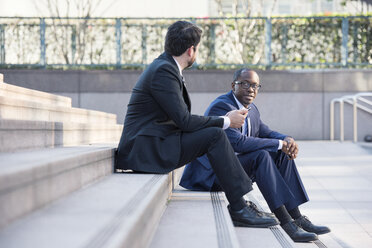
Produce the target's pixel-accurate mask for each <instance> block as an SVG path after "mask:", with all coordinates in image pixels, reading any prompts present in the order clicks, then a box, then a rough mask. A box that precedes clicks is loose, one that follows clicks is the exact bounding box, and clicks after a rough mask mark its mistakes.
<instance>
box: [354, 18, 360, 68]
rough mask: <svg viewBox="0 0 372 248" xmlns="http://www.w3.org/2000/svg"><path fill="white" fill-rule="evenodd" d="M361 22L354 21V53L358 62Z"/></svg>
mask: <svg viewBox="0 0 372 248" xmlns="http://www.w3.org/2000/svg"><path fill="white" fill-rule="evenodd" d="M358 23H359V22H354V30H353V54H354V60H353V61H354V63H356V62H357V58H358V29H359V25H358Z"/></svg>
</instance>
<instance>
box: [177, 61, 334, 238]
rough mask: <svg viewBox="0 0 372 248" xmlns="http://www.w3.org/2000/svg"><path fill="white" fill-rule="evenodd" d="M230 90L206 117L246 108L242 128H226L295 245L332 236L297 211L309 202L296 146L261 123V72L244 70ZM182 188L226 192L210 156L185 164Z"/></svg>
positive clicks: (253, 177) (239, 72) (214, 102)
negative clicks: (259, 101) (258, 96)
mask: <svg viewBox="0 0 372 248" xmlns="http://www.w3.org/2000/svg"><path fill="white" fill-rule="evenodd" d="M231 87H232V90H231V91H230V92H229V93H227V94H225V95H222V96H219V97H218V98H217V99H216V100H214V101H213V102H212V103H211V105H210V106H209V107H208V109H207V111H206V112H205V115H207V116H222V115H225V114H227V113H228V112H230V111H233V110H237V109H248V110H249V112H248V115H247V117H246V119H245V123H244V125H243V126H242V128H228V129H226V130H225V132H226V134H227V137H228V139H229V141H230V143H231V145H232V147H233V149H234V151H235V153H236V154H237V157H238V159H239V160H240V163H241V164H242V166H243V168H244V170H245V172H246V173H247V175H248V176H249V177H250V178H251V179H252V180H253V181H255V182H256V183H257V185H258V187H259V188H260V191H261V192H262V194H263V196H264V197H265V199H266V201H267V203H268V205H269V207H270V209H271V211H272V212H273V213H274V214H275V215H276V217H277V218H278V219H279V221H280V223H281V225H282V227H283V229H284V230H285V231H286V232H287V233H288V234H289V236H290V237H291V238H292V239H293V240H294V241H298V242H305V241H312V240H315V239H316V238H317V236H316V234H324V233H328V232H330V229H329V228H328V227H326V226H317V225H314V224H312V223H311V222H310V220H309V219H308V218H307V217H306V216H303V215H302V214H301V212H300V210H299V208H298V206H299V205H301V204H303V203H305V202H307V201H308V200H309V198H308V196H307V194H306V191H305V188H304V186H303V184H302V181H301V178H300V176H299V174H298V171H297V168H296V164H295V162H294V160H293V159H295V158H296V156H297V153H298V146H297V144H296V142H295V140H294V139H293V138H292V137H290V136H287V135H284V134H281V133H278V132H275V131H272V130H271V129H270V128H269V127H268V126H267V125H265V124H264V123H263V122H262V120H261V118H260V113H259V111H258V109H257V107H256V105H255V104H254V103H253V100H254V99H255V97H256V95H257V93H258V90H259V89H260V87H261V85H260V81H259V77H258V75H257V73H256V72H255V71H253V70H249V69H245V68H243V69H240V70H238V71H236V72H235V73H234V78H233V82H232V83H231ZM180 185H181V186H183V187H184V188H187V189H191V190H207V191H220V190H222V189H221V186H220V183H219V181H218V179H217V178H216V176H215V174H214V173H213V170H212V168H211V165H210V163H209V160H208V158H207V157H206V156H202V157H199V158H197V159H196V160H194V161H193V162H191V163H190V164H188V165H187V166H186V168H185V170H184V173H183V176H182V178H181V183H180Z"/></svg>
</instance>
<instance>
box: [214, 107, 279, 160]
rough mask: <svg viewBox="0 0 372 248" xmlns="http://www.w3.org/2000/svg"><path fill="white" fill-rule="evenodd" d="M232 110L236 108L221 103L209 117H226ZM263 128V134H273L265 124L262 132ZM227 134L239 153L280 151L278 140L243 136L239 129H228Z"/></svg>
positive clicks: (262, 126) (262, 125)
mask: <svg viewBox="0 0 372 248" xmlns="http://www.w3.org/2000/svg"><path fill="white" fill-rule="evenodd" d="M231 110H236V107H234V106H232V105H231V104H228V103H226V102H222V101H220V102H218V103H216V104H214V105H213V106H212V107H211V108H210V111H209V113H208V115H225V114H226V113H227V112H229V111H231ZM261 128H263V134H271V133H272V131H271V130H270V129H269V128H268V127H267V126H266V125H265V124H263V123H261V126H260V130H261ZM225 132H226V135H227V137H228V139H229V141H230V143H231V146H232V147H233V149H234V151H235V152H237V153H246V152H254V151H257V150H267V151H269V152H276V151H277V150H278V146H279V140H278V138H274V137H266V138H263V137H248V136H246V135H243V134H242V133H241V131H240V129H239V128H228V129H226V130H225ZM260 133H261V131H260Z"/></svg>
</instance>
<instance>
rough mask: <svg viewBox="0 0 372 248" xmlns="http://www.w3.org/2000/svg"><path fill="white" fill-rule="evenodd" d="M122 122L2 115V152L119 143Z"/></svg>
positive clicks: (0, 133) (0, 139) (0, 127)
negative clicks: (15, 117) (71, 121)
mask: <svg viewBox="0 0 372 248" xmlns="http://www.w3.org/2000/svg"><path fill="white" fill-rule="evenodd" d="M122 128H123V127H122V125H117V124H104V123H91V124H83V123H69V122H68V123H61V122H47V121H28V120H4V119H0V152H14V151H19V150H24V149H40V148H47V147H59V146H78V145H87V144H93V143H118V142H119V140H120V136H121V132H122Z"/></svg>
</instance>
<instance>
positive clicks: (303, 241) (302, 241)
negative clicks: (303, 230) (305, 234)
mask: <svg viewBox="0 0 372 248" xmlns="http://www.w3.org/2000/svg"><path fill="white" fill-rule="evenodd" d="M292 240H293V241H294V242H297V243H307V242H311V241H317V240H318V237H317V238H315V239H302V240H294V239H292Z"/></svg>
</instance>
